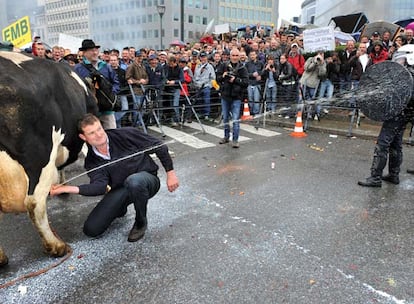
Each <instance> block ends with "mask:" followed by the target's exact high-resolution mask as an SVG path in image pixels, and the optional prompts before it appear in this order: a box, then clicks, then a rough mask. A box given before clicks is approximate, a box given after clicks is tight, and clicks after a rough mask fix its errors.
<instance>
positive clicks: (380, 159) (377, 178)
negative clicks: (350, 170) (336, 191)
mask: <svg viewBox="0 0 414 304" xmlns="http://www.w3.org/2000/svg"><path fill="white" fill-rule="evenodd" d="M385 153H386V152H385ZM384 155H385V157H384ZM386 163H387V157H386V154H384V152H383V151H381V150H380V148H379V147H378V146H376V147H375V151H374V159H373V160H372V166H371V176H370V177H367V178H366V179H365V180H361V181H358V185H360V186H363V187H381V185H382V182H381V175H382V170H383V169H384V167H385V165H386Z"/></svg>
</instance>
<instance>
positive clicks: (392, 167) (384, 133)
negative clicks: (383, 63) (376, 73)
mask: <svg viewBox="0 0 414 304" xmlns="http://www.w3.org/2000/svg"><path fill="white" fill-rule="evenodd" d="M393 61H395V62H398V63H400V64H402V65H403V66H405V67H406V68H407V69H408V71H410V72H411V74H412V75H413V76H414V45H406V46H403V47H401V48H400V49H399V50H398V51H397V52H395V53H394V56H393ZM412 92H414V88H413V90H412ZM412 92H410V93H411V100H410V101H409V103H408V105H407V107H406V108H405V109H404V110H403V111H402V113H401V114H399V115H397V116H396V117H394V118H392V119H388V120H386V121H384V122H383V124H382V128H381V131H380V134H379V136H378V140H377V145H376V146H375V150H374V159H373V161H372V165H371V176H369V177H368V178H366V179H365V180H362V181H358V185H360V186H364V187H381V184H382V182H381V180H384V181H387V182H389V183H392V184H395V185H397V184H399V183H400V178H399V173H400V165H401V163H402V156H403V155H402V140H403V135H404V130H405V127H406V125H407V123H408V122H409V121H411V120H412V119H413V117H414V96H413V94H412ZM388 155H389V159H388V174H387V175H384V176H383V175H382V171H383V169H384V168H385V165H386V163H387V156H388ZM410 171H412V170H408V172H409V173H411V172H410ZM413 173H414V171H413Z"/></svg>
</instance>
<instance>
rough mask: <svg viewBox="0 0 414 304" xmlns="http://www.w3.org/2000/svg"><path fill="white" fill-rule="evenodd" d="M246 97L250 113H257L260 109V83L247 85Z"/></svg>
mask: <svg viewBox="0 0 414 304" xmlns="http://www.w3.org/2000/svg"><path fill="white" fill-rule="evenodd" d="M247 97H248V99H249V107H250V111H251V113H250V114H252V115H256V114H259V111H260V85H249V86H248V87H247Z"/></svg>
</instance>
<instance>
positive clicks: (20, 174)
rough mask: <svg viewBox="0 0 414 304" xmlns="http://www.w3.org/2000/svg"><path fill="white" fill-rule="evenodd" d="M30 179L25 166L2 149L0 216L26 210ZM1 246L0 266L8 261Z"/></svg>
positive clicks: (0, 158)
mask: <svg viewBox="0 0 414 304" xmlns="http://www.w3.org/2000/svg"><path fill="white" fill-rule="evenodd" d="M28 188H29V179H28V177H27V175H26V173H25V171H24V169H23V167H22V166H21V165H20V164H19V163H18V162H17V161H15V160H13V159H12V158H11V157H10V156H9V155H8V154H7V153H6V152H5V151H0V216H1V215H2V213H10V212H26V206H25V204H24V202H25V199H26V196H27V190H28ZM8 261H9V260H8V258H7V256H6V254H5V253H4V251H3V248H1V247H0V267H1V266H4V265H6V264H7V263H8Z"/></svg>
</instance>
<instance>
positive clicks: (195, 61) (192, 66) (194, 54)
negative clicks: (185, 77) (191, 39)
mask: <svg viewBox="0 0 414 304" xmlns="http://www.w3.org/2000/svg"><path fill="white" fill-rule="evenodd" d="M198 53H199V52H198V51H197V50H192V51H191V61H190V69H191V72H193V75H194V72H195V68H196V67H197V65H198V64H199V63H200V60H199V59H198Z"/></svg>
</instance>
